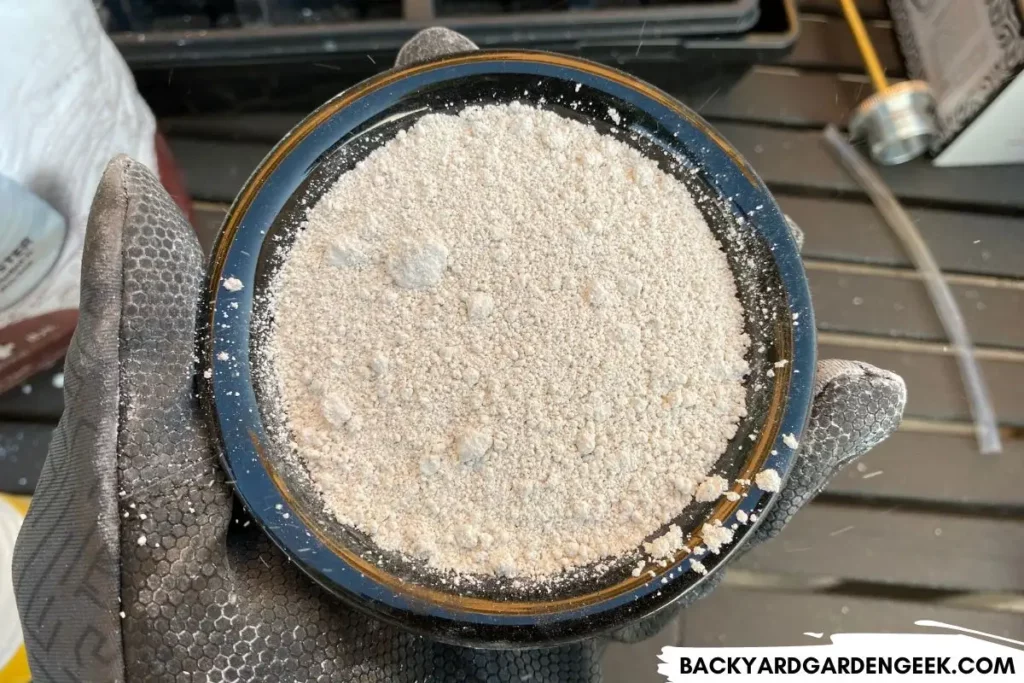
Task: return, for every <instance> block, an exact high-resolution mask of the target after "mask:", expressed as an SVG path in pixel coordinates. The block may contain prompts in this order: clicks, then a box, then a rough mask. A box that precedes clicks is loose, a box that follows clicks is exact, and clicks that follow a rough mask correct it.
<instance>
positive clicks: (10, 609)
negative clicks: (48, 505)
mask: <svg viewBox="0 0 1024 683" xmlns="http://www.w3.org/2000/svg"><path fill="white" fill-rule="evenodd" d="M28 503H29V497H28V496H11V495H7V494H2V493H0V560H2V561H3V562H5V563H6V566H7V569H8V571H10V566H11V555H12V554H13V553H14V539H15V538H16V536H17V531H18V529H19V528H20V527H21V520H23V519H24V518H25V513H26V512H28ZM5 578H6V580H4V581H3V583H5V584H6V583H7V580H9V577H5ZM8 591H9V592H8ZM0 592H2V593H3V594H0V610H2V612H0V623H3V624H7V625H12V624H13V625H16V624H17V623H18V614H17V610H16V609H15V607H14V588H13V586H9V585H0ZM8 652H10V653H11V654H6V653H8ZM2 658H6V661H3V659H2ZM31 680H32V674H31V673H29V670H28V656H27V655H26V654H25V645H24V643H23V642H22V635H21V629H17V630H16V631H15V632H11V631H9V630H8V629H4V642H0V683H29V681H31Z"/></svg>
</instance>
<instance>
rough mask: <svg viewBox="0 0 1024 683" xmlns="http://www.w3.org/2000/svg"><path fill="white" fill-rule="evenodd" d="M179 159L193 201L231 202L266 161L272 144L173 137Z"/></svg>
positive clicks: (172, 143) (174, 149)
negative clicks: (250, 175)
mask: <svg viewBox="0 0 1024 683" xmlns="http://www.w3.org/2000/svg"><path fill="white" fill-rule="evenodd" d="M169 142H170V147H171V150H172V152H173V154H174V158H175V160H176V161H177V162H178V165H179V167H180V168H181V169H182V172H183V173H184V174H185V185H186V187H187V189H188V192H189V195H191V196H192V198H193V199H199V200H208V201H221V202H231V201H233V200H234V198H235V195H236V194H238V191H239V190H240V189H241V188H242V184H243V183H245V181H246V180H247V179H248V178H249V174H250V173H252V171H253V170H254V169H255V168H256V166H258V165H259V163H260V162H261V161H263V157H265V156H266V154H267V152H269V151H270V149H271V145H270V144H266V143H258V142H223V141H219V140H199V139H194V138H171V139H170V141H169Z"/></svg>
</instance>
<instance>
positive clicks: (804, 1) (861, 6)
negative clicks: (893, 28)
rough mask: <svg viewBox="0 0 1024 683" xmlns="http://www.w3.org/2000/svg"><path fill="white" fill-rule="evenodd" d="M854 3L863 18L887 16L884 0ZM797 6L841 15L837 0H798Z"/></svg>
mask: <svg viewBox="0 0 1024 683" xmlns="http://www.w3.org/2000/svg"><path fill="white" fill-rule="evenodd" d="M856 5H857V10H858V11H859V12H860V15H861V17H863V18H864V19H888V18H889V6H888V5H887V4H886V2H885V0H857V2H856ZM797 7H798V8H799V9H800V11H801V12H804V13H812V14H827V15H830V16H837V17H841V16H843V12H842V9H840V7H839V2H838V1H837V0H799V3H798V4H797Z"/></svg>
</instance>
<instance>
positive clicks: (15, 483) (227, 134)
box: [0, 0, 1024, 682]
mask: <svg viewBox="0 0 1024 683" xmlns="http://www.w3.org/2000/svg"><path fill="white" fill-rule="evenodd" d="M859 2H860V4H861V5H862V7H863V9H864V11H865V16H867V17H869V18H870V20H869V25H870V31H871V33H872V36H873V38H874V39H875V40H876V44H877V45H878V47H879V49H880V52H881V57H882V60H883V62H884V64H885V66H886V68H887V70H888V72H889V73H890V74H891V75H892V76H894V77H899V76H902V75H903V65H902V63H901V58H900V56H899V50H898V48H897V46H896V41H895V38H894V35H893V32H892V29H891V25H890V24H889V22H888V21H887V19H886V16H887V15H886V9H885V3H884V2H883V1H882V0H859ZM801 4H802V9H803V10H804V14H803V15H802V17H801V29H802V34H801V38H800V41H799V43H798V45H797V46H796V48H795V49H794V51H793V52H792V54H791V55H790V56H789V57H788V59H786V60H785V62H784V63H783V64H776V65H771V66H760V67H755V68H754V69H752V70H751V71H750V72H749V73H748V74H747V75H746V76H745V77H744V78H743V79H742V80H741V81H740V82H739V83H738V84H736V85H735V86H733V87H731V88H722V89H720V90H718V91H715V90H712V91H711V92H708V93H702V94H700V95H699V96H689V97H686V96H684V99H686V101H687V103H688V104H690V105H691V106H693V107H694V108H696V109H698V110H699V111H700V112H701V113H702V114H703V115H704V116H705V117H706V118H708V119H709V120H710V121H711V122H712V123H713V124H714V125H715V126H716V127H717V128H718V129H719V131H720V132H721V133H722V134H723V135H724V136H725V137H726V138H727V139H728V140H730V141H731V142H732V143H733V144H734V145H736V146H737V147H738V148H739V150H740V151H741V152H742V153H743V154H744V155H745V156H746V157H747V159H748V160H749V161H750V162H751V163H752V164H753V166H754V167H755V168H756V169H757V170H758V171H759V172H760V173H761V175H762V176H763V177H764V179H765V180H766V181H767V183H768V184H769V185H770V186H771V187H772V189H773V191H774V192H775V195H776V197H777V198H778V200H779V202H780V204H781V205H782V207H783V209H784V210H785V211H786V212H787V213H789V215H791V216H792V217H793V218H794V219H795V220H796V221H797V222H798V223H799V224H800V225H801V227H802V228H803V229H804V231H805V232H806V237H807V240H806V246H805V249H804V252H805V257H806V264H807V269H808V275H809V277H810V280H811V287H812V293H813V296H814V303H815V311H816V314H817V319H818V323H819V330H820V357H822V358H828V357H844V358H854V359H861V360H865V361H868V362H871V363H874V364H876V365H879V366H882V367H886V368H889V369H892V370H895V371H896V372H899V373H900V374H901V375H903V377H904V378H905V379H906V381H907V385H908V389H909V401H908V405H907V418H906V421H905V423H904V425H903V427H902V429H901V430H900V432H899V433H897V434H896V435H895V436H894V437H893V438H892V439H890V440H889V441H888V442H886V443H885V444H883V445H882V446H880V447H879V448H877V449H876V450H875V451H873V452H872V453H871V454H870V455H868V456H867V457H866V458H864V460H863V461H862V464H861V465H860V466H858V467H851V468H849V469H848V470H847V471H846V472H844V473H843V474H842V475H841V476H839V477H838V479H837V480H836V481H835V482H833V484H832V485H831V486H830V487H829V488H828V490H827V491H826V492H825V493H824V494H822V495H821V496H820V497H819V499H817V500H816V501H815V502H814V503H813V504H812V505H811V506H810V507H809V508H808V509H806V510H804V511H803V512H802V513H801V514H800V516H799V517H798V518H797V519H796V520H795V521H794V522H793V524H792V525H791V528H789V529H787V530H786V531H785V532H784V534H783V535H782V536H781V537H780V538H779V539H777V540H776V542H774V543H771V544H768V545H765V546H763V547H761V548H758V549H756V550H755V551H753V552H751V553H750V554H749V555H748V556H747V557H745V558H744V559H743V560H742V562H741V563H740V564H739V566H737V567H736V568H734V569H732V570H731V571H730V573H729V574H728V576H727V578H726V580H725V584H724V585H723V587H722V588H721V589H720V590H719V591H718V592H717V593H715V595H713V596H712V597H711V598H709V599H708V600H706V601H704V602H702V603H700V604H698V605H697V606H695V607H693V608H691V609H689V610H687V611H686V613H685V614H684V615H683V616H682V617H681V618H680V619H679V620H677V622H676V623H675V624H673V625H672V626H671V627H670V628H669V629H667V630H666V631H665V632H664V633H663V634H661V635H660V636H659V637H658V638H656V639H654V640H653V641H650V642H647V643H643V644H640V645H636V646H631V647H630V648H626V647H624V646H613V647H612V648H611V649H610V650H609V655H608V680H609V681H626V680H630V681H641V682H643V681H648V680H649V681H656V680H660V679H659V677H657V676H656V674H654V671H653V669H654V657H653V654H652V655H651V656H647V655H646V654H644V653H647V652H650V653H653V652H656V651H657V650H658V649H660V647H661V645H663V644H665V643H668V642H673V643H675V642H685V643H686V644H688V645H716V644H731V645H769V644H806V643H810V642H814V641H811V640H809V639H808V638H807V637H806V636H804V635H803V634H804V632H807V631H811V632H825V633H829V632H839V631H907V630H912V629H914V628H915V627H914V622H915V621H916V620H919V619H934V620H939V621H944V622H949V623H953V624H958V625H961V626H965V627H969V628H975V629H980V630H983V631H987V632H991V633H996V634H1000V635H1004V636H1009V637H1015V638H1018V639H1020V638H1024V441H1022V439H1024V400H1022V399H1024V389H1022V387H1024V320H1022V312H1024V191H1022V190H1021V188H1024V167H1002V168H977V169H962V170H950V169H937V168H932V167H931V166H929V165H928V164H927V163H925V162H916V163H911V164H908V165H906V166H902V167H898V168H894V169H886V170H885V171H884V175H885V177H886V179H887V180H888V182H889V183H890V184H891V186H892V188H893V190H894V191H895V192H896V194H897V195H898V196H899V197H900V198H901V199H902V200H903V201H904V202H905V204H906V205H907V206H908V207H909V208H910V209H911V213H912V214H913V215H914V217H915V218H916V219H918V222H919V227H920V229H921V230H922V232H923V234H924V235H925V237H926V238H927V239H928V242H929V243H930V245H931V247H932V249H933V250H934V252H935V254H936V257H937V258H938V261H939V263H940V265H941V267H942V268H943V269H944V271H945V272H946V273H947V277H948V281H949V283H950V285H951V287H952V289H953V291H954V294H955V295H956V297H957V298H958V299H959V301H960V304H961V306H962V307H963V313H964V316H965V318H966V320H967V323H968V325H969V327H970V329H971V332H972V334H973V336H974V339H975V341H976V343H977V344H979V345H980V348H979V352H978V355H979V358H980V360H981V364H982V367H983V369H984V371H985V374H986V377H987V379H988V382H989V384H990V386H991V390H992V393H993V397H994V400H995V404H996V408H997V411H998V415H999V419H1000V422H1001V424H1002V426H1003V437H1004V440H1005V441H1004V445H1005V451H1004V453H1003V454H1001V455H997V456H986V457H983V456H981V455H979V454H978V453H977V450H976V448H975V444H974V440H973V436H972V428H971V424H970V422H969V419H970V416H969V412H968V406H967V402H966V399H965V396H964V393H963V391H962V389H961V385H960V380H959V375H958V372H957V367H956V363H955V361H954V358H953V356H952V355H951V353H950V351H949V349H948V348H947V347H946V346H945V343H944V334H943V331H942V328H941V326H940V324H939V322H938V319H937V318H936V316H935V313H934V312H933V310H932V307H931V305H930V303H929V300H928V298H927V296H926V294H925V290H924V287H923V285H922V283H921V280H920V278H919V276H918V275H917V274H916V273H915V272H914V271H913V270H911V269H910V268H909V264H908V262H907V259H906V257H905V256H904V254H903V252H902V250H901V249H900V247H899V245H898V243H897V242H896V241H895V240H894V239H893V237H892V236H891V235H890V234H889V231H888V229H887V228H886V226H885V225H884V224H883V223H882V221H881V219H880V218H879V216H878V215H877V214H876V213H875V212H874V210H873V209H872V207H871V205H870V204H869V203H867V201H866V200H865V198H864V196H863V194H862V193H861V192H860V190H859V189H858V188H857V187H856V185H854V183H853V182H852V181H851V180H850V179H849V178H848V177H847V176H846V175H845V173H844V172H843V171H842V169H841V168H839V166H837V164H836V163H835V161H834V160H833V159H832V157H831V156H830V155H829V153H828V152H827V150H826V148H825V146H824V144H823V141H822V139H821V136H820V132H819V131H820V128H821V127H822V126H824V125H825V124H826V123H835V124H840V125H841V124H842V123H843V122H844V119H845V117H846V115H847V114H848V112H849V110H850V109H851V108H852V107H853V105H854V104H856V103H857V102H858V101H859V100H860V99H861V98H862V97H864V96H865V95H866V94H867V93H868V91H869V85H868V82H867V79H866V78H865V77H864V76H863V75H862V73H861V63H860V58H859V56H858V54H857V52H856V49H855V47H854V44H853V40H852V38H851V37H850V34H849V31H848V29H847V27H846V25H845V23H844V22H843V20H842V18H841V17H840V16H839V13H838V9H837V5H836V3H834V2H833V1H832V0H802V3H801ZM330 77H332V74H331V72H330V71H327V72H325V78H330ZM341 85H343V84H339V88H340V87H341ZM301 115H302V112H295V113H281V112H275V113H272V114H260V115H247V116H231V117H185V118H180V117H179V118H175V119H169V120H165V121H163V122H162V126H163V128H164V130H165V131H166V132H167V133H168V135H169V137H170V140H171V146H172V148H173V149H174V152H175V153H176V156H177V158H178V161H179V163H180V164H181V165H182V166H183V168H184V170H185V173H186V176H187V181H188V185H189V189H190V191H191V193H192V195H193V196H194V197H195V198H196V200H197V205H196V206H197V221H196V223H197V225H196V227H197V230H198V231H199V233H200V235H201V237H202V239H203V241H204V242H205V243H206V244H209V241H210V240H211V239H212V235H213V233H214V232H215V231H216V230H217V228H218V227H219V224H220V221H221V219H222V217H223V215H224V211H225V209H226V206H227V203H228V202H229V201H230V200H231V199H232V198H233V197H234V195H235V193H236V192H237V190H238V189H239V187H240V186H241V184H242V183H243V182H244V180H245V179H246V177H247V176H248V174H249V172H250V171H251V170H252V169H253V168H254V167H255V165H256V164H257V163H258V162H259V161H260V160H261V159H262V158H263V156H264V154H265V153H266V152H267V151H268V150H269V147H270V145H271V144H272V143H273V142H274V141H276V140H277V139H278V138H279V137H280V135H281V134H283V133H284V132H285V131H286V130H287V128H288V127H289V125H290V124H291V123H292V122H294V121H295V120H297V119H298V118H300V117H301ZM31 386H32V391H31V393H29V394H25V393H23V392H22V390H15V391H13V392H11V393H10V394H8V395H6V396H3V397H0V420H2V422H0V454H6V455H0V457H4V458H5V459H6V460H7V461H8V464H10V463H11V460H12V458H13V459H15V460H16V461H17V462H16V466H15V467H14V468H13V469H9V470H8V471H9V472H17V473H18V474H16V475H15V476H13V477H11V476H10V475H8V477H7V479H8V481H5V482H3V488H5V489H8V490H25V491H28V490H30V489H31V485H32V483H33V482H34V479H35V473H36V471H37V470H38V466H39V462H40V461H41V458H42V456H43V454H44V452H45V448H46V443H47V439H48V435H49V431H50V429H51V428H52V425H53V424H54V423H55V422H56V420H57V419H58V417H59V415H60V412H61V410H62V404H61V394H60V392H59V391H58V390H56V389H54V388H53V386H52V385H51V382H50V378H49V376H42V377H38V378H36V379H35V380H33V381H32V382H31ZM876 473H880V474H876ZM867 475H873V476H867ZM766 625H768V626H767V627H766ZM638 662H650V663H651V671H650V672H648V673H647V674H645V676H646V677H644V676H641V675H638V674H637V673H636V671H635V666H636V665H637V663H638Z"/></svg>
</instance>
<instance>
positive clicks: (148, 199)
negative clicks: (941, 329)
mask: <svg viewBox="0 0 1024 683" xmlns="http://www.w3.org/2000/svg"><path fill="white" fill-rule="evenodd" d="M426 38H427V39H429V40H434V38H436V35H435V36H434V38H432V37H431V36H430V35H429V34H428V36H426ZM450 40H452V38H451V36H445V37H444V42H446V44H447V42H450ZM462 45H464V44H462ZM413 47H416V46H415V45H414V46H413ZM420 47H422V45H421V46H420ZM418 50H419V48H417V49H416V50H410V48H406V49H405V50H403V53H405V54H406V55H409V54H410V53H412V54H417V55H420V56H423V54H424V53H423V52H420V51H418ZM82 272H83V283H82V304H81V318H80V322H79V326H78V329H77V330H76V332H75V336H74V339H73V342H72V346H71V350H70V352H69V354H68V358H67V362H66V365H65V382H66V384H65V405H66V410H65V413H64V416H63V418H62V419H61V422H60V425H59V426H58V428H57V430H56V432H55V434H54V439H53V443H52V445H51V448H50V455H49V458H48V459H47V461H46V464H45V466H44V468H43V472H42V475H41V477H40V480H39V485H38V487H37V489H36V494H35V497H34V499H33V503H32V507H31V509H30V510H29V514H28V517H27V519H26V520H25V523H24V525H23V527H22V531H21V534H20V536H19V538H18V544H17V548H16V553H15V562H14V578H15V586H16V594H17V601H18V608H19V610H20V613H21V618H22V623H23V627H24V633H25V641H26V646H27V649H28V654H29V661H30V665H31V667H32V672H33V675H34V679H35V680H37V681H131V682H135V681H147V682H157V681H191V680H208V681H234V680H241V681H252V680H255V681H297V682H303V683H304V682H307V681H319V682H326V681H425V680H464V679H474V680H488V681H499V680H500V681H508V680H512V681H519V680H530V681H534V682H537V681H597V680H600V671H599V659H600V655H601V652H602V650H603V645H604V642H606V641H604V640H591V641H587V642H582V643H576V644H572V645H566V646H561V647H556V648H547V649H537V650H520V651H483V650H472V649H468V648H460V647H454V646H449V645H444V644H440V643H436V642H432V641H430V640H429V639H426V638H422V637H418V636H414V635H410V634H408V633H405V632H403V631H401V630H398V629H396V628H394V627H391V626H389V625H386V624H383V623H380V622H378V621H375V620H374V619H371V618H369V617H366V616H364V615H363V614H361V613H358V612H355V611H352V610H349V609H348V608H346V607H345V606H344V605H343V604H341V603H340V602H339V601H337V600H336V599H334V598H333V597H332V596H330V595H328V594H327V593H326V592H325V591H323V590H322V589H321V588H319V587H318V586H317V585H315V584H314V583H313V582H312V581H310V580H309V579H307V578H306V577H305V576H304V575H303V574H302V573H301V572H300V571H299V570H298V569H296V568H295V567H294V566H293V565H292V564H290V563H289V562H288V560H287V559H286V558H285V557H284V556H283V555H282V554H281V553H280V552H279V551H278V550H277V549H276V548H275V547H274V546H273V545H272V544H271V543H270V541H269V540H268V539H267V537H266V536H265V535H264V534H263V533H262V532H261V531H259V530H258V529H257V527H256V526H255V525H248V524H246V523H239V522H238V521H236V517H235V515H234V513H233V506H234V499H233V496H232V492H231V489H230V488H229V485H228V484H227V482H226V481H225V478H224V473H223V471H222V470H221V468H220V465H219V461H218V457H217V453H216V451H215V445H214V443H213V441H212V440H211V438H210V435H209V434H208V433H207V429H206V425H205V421H204V420H203V418H202V416H201V415H200V411H199V408H198V405H197V400H196V397H195V392H194V379H195V377H194V375H195V370H196V367H195V358H194V355H193V349H194V338H195V326H196V308H197V304H198V302H199V300H200V297H201V296H202V295H203V258H202V254H201V251H200V249H199V245H198V243H197V241H196V238H195V236H194V233H193V231H192V229H191V227H190V226H189V225H188V223H187V221H186V220H185V219H184V217H183V216H182V215H181V213H180V212H179V210H178V209H177V208H176V207H175V205H174V203H173V201H172V200H171V198H170V197H169V196H168V195H167V193H166V192H165V191H164V190H163V189H162V188H161V187H160V184H159V183H158V182H157V180H156V179H155V178H154V177H153V176H152V174H151V173H150V172H149V171H148V170H146V169H145V167H144V166H142V165H141V164H138V163H135V162H133V161H131V160H130V159H128V158H126V157H119V158H117V159H115V160H114V161H113V162H112V163H111V164H110V166H109V167H108V168H107V171H106V173H105V174H104V176H103V179H102V181H101V183H100V187H99V190H98V192H97V195H96V198H95V201H94V203H93V208H92V213H91V216H90V220H89V228H88V234H87V239H86V245H85V254H84V263H83V268H82ZM904 398H905V389H904V385H903V382H902V380H901V379H900V378H899V377H897V376H895V375H893V374H891V373H888V372H885V371H882V370H877V369H875V368H872V367H870V366H868V365H865V364H861V363H853V362H845V361H824V362H823V363H821V364H820V366H819V369H818V377H817V382H816V397H815V402H814V408H813V413H812V417H811V423H810V427H809V428H808V430H807V432H806V433H805V435H804V439H803V445H802V448H801V451H800V455H799V458H798V460H797V463H796V465H795V469H794V471H793V474H792V476H791V478H790V480H789V483H788V486H787V487H786V488H785V490H784V491H783V492H782V493H781V499H780V500H779V501H778V503H777V504H776V505H775V507H774V508H773V509H772V510H771V512H770V513H768V514H767V515H766V519H764V520H763V524H762V526H761V528H760V529H759V531H758V532H757V534H758V538H759V539H760V538H765V537H768V536H771V535H774V533H776V532H777V531H778V530H779V529H781V528H782V527H783V526H784V525H785V523H786V522H787V521H788V519H789V518H790V517H791V516H792V515H793V513H795V512H796V510H797V509H799V508H800V506H801V505H803V504H804V503H805V502H807V500H809V499H810V498H811V497H813V496H814V495H815V494H816V493H817V492H818V491H820V490H821V489H822V488H823V487H824V486H825V484H826V483H827V482H828V481H829V479H831V477H832V476H833V475H834V474H835V473H836V471H838V470H839V469H840V468H841V467H842V466H844V465H845V464H847V463H848V462H850V461H851V460H853V459H854V458H855V457H856V456H858V455H860V454H862V453H863V452H865V451H867V450H868V449H869V448H871V446H873V445H875V444H876V443H878V442H879V441H880V440H881V439H883V438H885V436H887V435H888V434H889V433H890V432H892V431H893V430H894V429H895V428H896V426H897V424H898V422H899V419H900V415H901V413H902V408H903V403H904ZM719 575H720V572H719V573H718V574H716V577H717V576H719ZM713 578H714V577H713ZM705 583H710V582H705ZM695 592H698V591H695ZM699 592H700V593H703V592H705V591H703V590H701V591H699ZM689 599H691V598H689V597H688V598H687V600H689ZM672 613H673V610H663V612H662V613H660V614H659V615H657V616H655V617H654V618H652V620H648V621H647V622H642V623H641V624H639V625H636V626H633V627H630V628H628V629H624V630H623V631H621V632H620V633H618V634H616V635H617V637H619V638H620V639H627V640H633V639H638V638H640V637H644V636H646V635H649V634H650V633H652V632H653V631H655V630H657V628H658V627H659V626H660V625H661V624H663V623H664V622H665V621H667V620H668V619H669V618H670V617H671V616H672Z"/></svg>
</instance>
